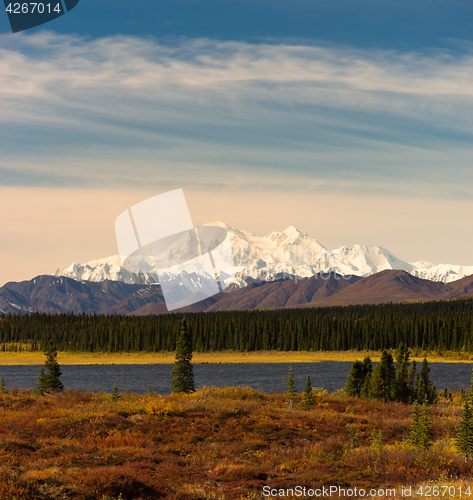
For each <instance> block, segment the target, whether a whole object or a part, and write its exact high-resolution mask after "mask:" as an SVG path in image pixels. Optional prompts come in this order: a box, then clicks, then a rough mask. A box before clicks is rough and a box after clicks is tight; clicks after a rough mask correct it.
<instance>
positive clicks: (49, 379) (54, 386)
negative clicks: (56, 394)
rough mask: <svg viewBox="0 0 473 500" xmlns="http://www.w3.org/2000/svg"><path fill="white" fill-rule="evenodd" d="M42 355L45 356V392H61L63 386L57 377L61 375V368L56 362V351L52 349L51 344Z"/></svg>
mask: <svg viewBox="0 0 473 500" xmlns="http://www.w3.org/2000/svg"><path fill="white" fill-rule="evenodd" d="M44 355H45V356H46V361H45V362H44V368H45V372H44V377H45V383H46V390H47V391H48V392H49V391H62V390H63V389H64V386H63V385H62V382H61V381H60V380H59V377H60V376H61V375H62V373H61V367H60V366H59V363H58V362H57V351H56V349H54V348H53V346H52V344H50V345H49V347H48V348H47V349H46V351H45V352H44Z"/></svg>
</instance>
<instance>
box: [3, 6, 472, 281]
mask: <svg viewBox="0 0 473 500" xmlns="http://www.w3.org/2000/svg"><path fill="white" fill-rule="evenodd" d="M472 28H473V4H472V2H471V1H470V0H468V1H466V0H465V1H463V0H448V1H447V0H430V1H426V0H416V2H412V1H409V2H408V1H404V0H399V1H397V2H392V1H389V2H388V1H385V0H376V1H375V0H360V1H357V2H353V0H291V1H289V0H284V1H283V0H251V1H250V0H248V1H246V0H233V1H228V0H202V1H194V0H172V1H171V0H169V1H168V0H135V1H133V2H125V1H124V0H80V2H79V4H78V5H77V6H76V7H75V8H74V9H73V10H71V11H70V12H68V13H67V14H66V15H64V16H62V17H60V18H58V19H55V20H54V21H51V22H50V23H47V24H44V25H42V26H39V27H37V28H33V29H30V30H27V31H24V32H20V33H15V34H13V33H12V32H11V29H10V25H9V23H8V17H7V14H6V12H3V13H0V214H1V218H0V220H1V223H0V228H1V233H0V258H1V262H2V264H1V265H0V285H1V284H3V283H6V282H7V281H21V280H26V279H31V278H33V277H34V276H36V275H38V274H49V273H53V272H54V271H55V269H56V268H58V267H63V268H64V267H67V266H69V265H70V264H71V263H72V262H73V261H76V262H81V263H84V262H87V261H89V260H93V259H98V258H102V257H106V256H109V255H115V254H117V247H116V240H115V219H116V217H117V216H118V215H119V214H120V213H121V212H123V211H124V210H126V209H127V208H128V207H130V206H132V205H133V204H135V203H139V202H140V201H142V200H144V199H146V198H149V197H151V196H154V195H157V194H161V193H164V192H166V191H170V190H172V189H177V188H183V189H184V193H185V196H186V199H187V202H188V206H189V209H190V213H191V216H192V219H193V222H194V224H195V225H199V224H203V223H206V222H209V221H213V220H220V221H224V222H226V223H227V224H230V225H232V226H235V227H238V228H239V229H244V230H247V231H251V232H253V233H255V234H259V235H264V234H267V233H269V232H270V231H280V230H283V229H284V228H286V227H288V226H290V225H295V226H296V227H297V228H298V229H299V230H301V231H302V232H304V233H307V234H309V235H310V236H312V237H313V238H315V239H317V240H318V241H319V242H320V243H321V244H323V245H324V246H325V247H327V248H329V249H333V248H337V247H339V246H341V245H350V244H356V243H359V244H366V245H368V244H376V245H381V246H383V247H385V248H387V249H389V250H390V251H391V252H392V253H394V254H395V255H396V256H397V257H398V258H400V259H403V260H406V261H410V262H413V261H418V260H425V261H430V262H433V263H435V264H440V263H449V264H462V265H473V231H472V230H471V226H472V220H473V217H472V215H473V168H472V163H473V141H472V130H473V129H472V118H473V106H472V104H473V95H472V94H473V85H472V80H473V40H472V32H473V31H472Z"/></svg>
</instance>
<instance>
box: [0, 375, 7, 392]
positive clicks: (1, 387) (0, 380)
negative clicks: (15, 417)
mask: <svg viewBox="0 0 473 500" xmlns="http://www.w3.org/2000/svg"><path fill="white" fill-rule="evenodd" d="M6 392H7V388H6V386H5V380H4V378H3V375H2V377H1V378H0V393H1V394H5V393H6Z"/></svg>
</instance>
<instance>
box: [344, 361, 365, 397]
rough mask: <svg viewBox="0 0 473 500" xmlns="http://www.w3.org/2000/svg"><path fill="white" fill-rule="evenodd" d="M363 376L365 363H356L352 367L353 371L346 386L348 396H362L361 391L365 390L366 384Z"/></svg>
mask: <svg viewBox="0 0 473 500" xmlns="http://www.w3.org/2000/svg"><path fill="white" fill-rule="evenodd" d="M363 375H364V373H363V363H362V362H361V361H355V362H354V363H353V364H352V365H351V370H350V373H349V375H348V379H347V383H346V385H345V393H346V395H347V396H360V395H361V389H362V388H363V382H364V376H363Z"/></svg>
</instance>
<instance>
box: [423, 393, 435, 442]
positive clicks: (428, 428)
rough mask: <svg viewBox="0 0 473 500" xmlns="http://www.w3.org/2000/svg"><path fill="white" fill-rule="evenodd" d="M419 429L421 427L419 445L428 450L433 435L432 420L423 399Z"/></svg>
mask: <svg viewBox="0 0 473 500" xmlns="http://www.w3.org/2000/svg"><path fill="white" fill-rule="evenodd" d="M420 429H421V441H420V446H421V448H422V449H423V450H428V449H429V448H430V447H431V446H432V443H433V441H434V436H433V434H432V422H431V420H430V415H429V407H428V406H427V403H426V402H425V401H424V405H423V408H422V415H421V417H420Z"/></svg>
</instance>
